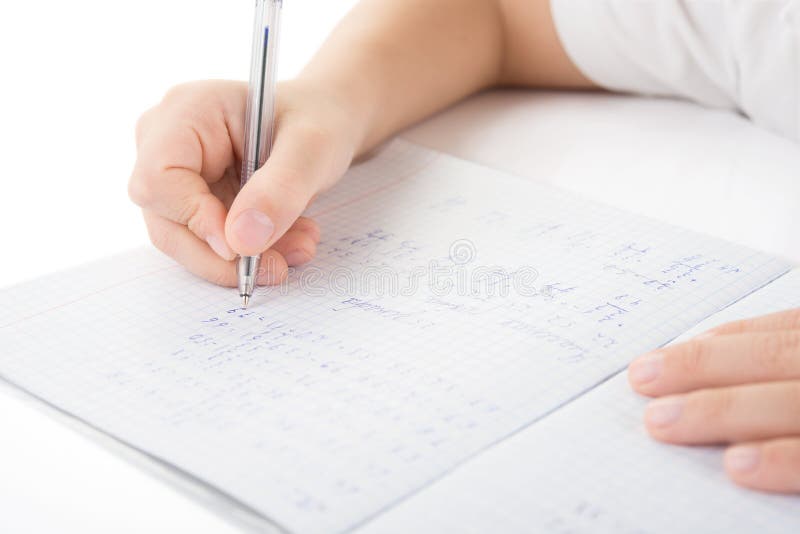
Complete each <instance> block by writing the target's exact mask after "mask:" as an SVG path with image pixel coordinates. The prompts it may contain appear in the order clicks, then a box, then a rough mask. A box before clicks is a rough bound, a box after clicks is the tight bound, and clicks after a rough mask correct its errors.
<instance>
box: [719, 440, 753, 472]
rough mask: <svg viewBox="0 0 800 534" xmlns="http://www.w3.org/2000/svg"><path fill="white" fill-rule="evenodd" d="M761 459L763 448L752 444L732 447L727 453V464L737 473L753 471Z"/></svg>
mask: <svg viewBox="0 0 800 534" xmlns="http://www.w3.org/2000/svg"><path fill="white" fill-rule="evenodd" d="M760 461H761V450H760V449H759V448H758V447H754V446H752V445H739V446H737V447H731V448H730V449H729V450H728V452H727V454H726V455H725V465H726V466H727V467H728V468H729V469H730V470H731V471H735V472H737V473H746V472H748V471H753V470H754V469H755V468H756V467H758V463H759V462H760Z"/></svg>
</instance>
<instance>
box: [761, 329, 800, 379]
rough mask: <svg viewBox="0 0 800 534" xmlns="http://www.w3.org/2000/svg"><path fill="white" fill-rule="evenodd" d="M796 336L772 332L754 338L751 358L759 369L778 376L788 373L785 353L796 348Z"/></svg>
mask: <svg viewBox="0 0 800 534" xmlns="http://www.w3.org/2000/svg"><path fill="white" fill-rule="evenodd" d="M796 338H797V336H796V335H792V334H791V333H789V332H774V333H769V334H765V335H762V336H757V337H755V338H754V341H753V347H752V357H753V358H754V360H755V361H754V363H755V364H756V365H757V366H758V368H759V369H765V370H767V371H770V372H771V373H777V374H779V375H782V374H784V373H785V372H787V371H789V361H788V359H787V351H790V350H791V349H792V348H797V345H798V340H797V339H796Z"/></svg>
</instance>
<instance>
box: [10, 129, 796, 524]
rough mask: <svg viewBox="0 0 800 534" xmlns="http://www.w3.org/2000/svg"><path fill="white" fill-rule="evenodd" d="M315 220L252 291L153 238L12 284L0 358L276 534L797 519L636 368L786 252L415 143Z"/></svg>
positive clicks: (54, 399)
mask: <svg viewBox="0 0 800 534" xmlns="http://www.w3.org/2000/svg"><path fill="white" fill-rule="evenodd" d="M309 215H310V216H313V217H316V218H317V219H318V220H319V222H320V223H321V225H322V227H323V231H324V239H323V242H322V243H321V244H320V247H319V256H318V258H317V259H316V260H315V262H314V263H313V264H312V265H310V266H307V267H305V268H303V269H300V270H298V271H297V272H294V273H293V274H292V275H291V277H290V280H289V282H288V283H287V284H286V285H285V286H283V287H278V288H271V289H262V290H260V291H259V293H258V294H257V295H256V296H255V297H254V302H253V304H254V305H253V306H251V308H250V309H249V310H243V309H241V308H239V307H237V305H238V298H237V295H236V294H235V292H234V291H232V290H228V289H224V288H218V287H213V286H211V285H209V284H207V283H204V282H202V281H200V280H197V279H195V278H193V277H192V276H191V275H189V274H187V273H186V272H185V271H184V270H183V269H182V268H180V267H179V266H177V265H175V264H174V263H172V262H171V261H170V260H168V259H165V258H163V257H161V256H160V255H158V254H157V253H155V252H152V251H150V250H138V251H133V252H130V253H128V254H124V255H121V256H117V257H114V258H110V259H108V260H104V261H101V262H98V263H95V264H92V265H89V266H86V267H83V268H79V269H75V270H73V271H69V272H65V273H61V274H57V275H53V276H51V277H48V278H44V279H41V280H37V281H34V282H31V283H27V284H23V285H21V286H17V287H13V288H10V289H6V290H4V291H3V293H2V307H0V308H1V309H0V346H2V347H3V351H2V352H0V375H1V376H2V377H3V378H4V379H5V380H6V381H8V382H10V383H12V384H14V385H16V386H18V387H19V388H21V389H23V390H25V391H27V392H29V393H31V394H32V395H34V396H36V397H37V398H39V399H42V400H44V401H46V402H48V403H50V404H52V405H54V406H57V407H58V408H59V409H60V410H62V411H64V412H66V413H69V414H72V415H74V416H75V417H77V418H79V419H80V420H82V421H85V422H86V423H87V424H89V425H91V426H92V427H94V428H96V429H100V430H101V431H103V432H104V433H107V434H108V435H110V436H113V437H114V438H116V439H118V440H121V441H122V442H125V443H127V444H129V445H130V446H131V447H132V448H135V449H137V450H139V451H142V452H144V453H145V454H146V455H148V457H150V458H153V459H157V460H159V461H161V462H164V463H166V464H169V465H171V466H174V468H175V469H176V470H178V471H179V472H181V473H183V474H185V476H186V477H187V478H191V479H192V480H194V481H196V482H199V483H203V484H206V485H208V486H210V487H213V488H215V491H217V492H218V493H219V495H220V498H222V497H224V498H226V499H228V500H233V501H234V502H236V503H237V504H238V506H239V508H240V509H241V510H244V511H246V512H247V513H248V514H250V515H252V516H256V517H258V518H260V519H261V520H262V522H261V523H260V526H261V527H262V528H263V529H264V530H277V531H290V532H304V533H305V532H312V533H313V532H345V531H354V530H359V529H362V528H363V529H366V530H376V531H387V530H390V531H391V530H397V531H405V532H407V531H416V530H425V529H427V530H429V531H432V532H441V531H448V530H449V531H459V532H463V531H467V530H469V529H470V528H473V529H474V530H476V531H480V532H486V531H493V530H498V529H499V530H502V531H509V530H515V529H516V530H520V531H533V530H537V529H538V530H541V531H548V532H583V531H592V532H594V531H598V530H602V529H603V528H605V529H606V530H607V531H609V532H620V531H624V532H671V531H674V529H675V525H676V521H678V522H679V521H681V520H685V521H686V522H687V523H686V524H687V525H689V524H691V525H696V524H702V525H704V526H709V525H710V526H712V527H714V525H717V524H718V525H719V529H723V528H724V527H725V526H727V525H729V524H730V523H731V521H733V523H732V524H734V525H735V526H736V527H738V528H745V527H748V526H753V527H755V526H758V527H759V528H761V529H762V530H769V529H771V530H774V531H776V532H780V531H782V530H781V529H784V530H783V531H786V532H789V531H792V532H794V531H795V530H796V527H797V524H798V523H797V521H795V524H794V525H790V524H789V523H790V522H791V521H792V518H790V517H789V515H788V514H789V513H790V512H789V509H790V508H792V509H793V510H792V512H794V511H795V510H797V509H800V502H798V501H797V500H792V499H791V498H780V497H766V496H761V495H753V494H750V493H747V494H743V493H742V492H741V491H738V490H733V489H732V488H731V487H730V486H728V485H727V483H726V482H725V481H724V480H722V478H721V476H719V475H718V474H717V467H718V466H716V465H712V464H715V463H718V452H717V451H714V450H703V451H698V450H692V451H687V450H683V449H677V448H674V449H669V450H668V451H666V450H662V449H661V448H659V447H658V446H657V445H655V444H653V443H652V442H650V441H649V440H648V438H647V437H645V435H644V434H643V432H642V431H641V430H640V429H639V426H638V425H639V419H638V413H637V411H638V408H639V407H640V401H639V400H638V399H637V398H636V397H635V396H634V395H633V393H631V392H629V391H628V390H627V389H625V387H624V385H623V384H622V379H621V378H619V376H617V377H615V375H618V374H619V373H620V371H622V370H623V369H624V368H625V366H626V365H627V363H628V362H630V360H632V359H633V358H634V357H635V356H637V355H638V354H640V353H643V352H645V351H647V350H650V349H653V348H655V347H658V346H661V345H664V344H666V343H668V342H670V341H671V340H673V339H675V338H676V337H678V336H680V335H681V334H683V333H685V332H687V331H688V330H690V329H691V328H692V327H695V326H696V325H697V324H698V323H700V322H701V321H703V320H704V319H706V318H708V317H710V316H713V315H714V314H717V313H718V312H720V311H721V310H723V309H725V308H726V307H728V306H729V305H731V304H732V303H734V302H737V301H740V300H741V299H743V298H744V297H746V296H747V295H750V294H751V293H754V292H756V293H755V295H756V296H758V295H760V294H763V292H766V291H774V292H777V293H778V294H780V295H785V294H789V293H791V294H792V295H795V298H796V299H797V300H798V302H791V301H786V300H783V301H780V303H777V302H772V300H773V299H768V300H770V302H772V303H773V304H775V305H776V306H779V307H780V306H781V305H785V306H784V307H788V306H791V305H800V298H797V293H798V291H797V281H796V278H795V281H794V285H793V286H787V287H782V286H781V285H780V284H786V283H787V280H789V281H791V279H787V278H785V277H784V276H783V275H784V273H786V272H787V270H788V269H789V266H788V265H786V264H785V263H784V262H782V261H780V260H778V259H775V258H772V257H770V256H768V255H765V254H761V253H758V252H755V251H753V250H749V249H745V248H742V247H739V246H735V245H732V244H729V243H725V242H721V241H717V240H714V239H711V238H708V237H704V236H701V235H698V234H695V233H693V232H690V231H687V230H683V229H679V228H675V227H670V226H666V225H664V224H661V223H658V222H655V221H652V220H649V219H647V218H644V217H639V216H634V215H631V214H628V213H625V212H621V211H619V210H615V209H612V208H609V207H607V206H604V205H600V204H597V203H594V202H592V201H589V200H586V199H584V198H581V197H578V196H575V195H573V194H570V193H567V192H564V191H561V190H558V189H554V188H551V187H547V186H543V185H539V184H534V183H530V182H526V181H524V180H521V179H519V178H516V177H513V176H509V175H506V174H503V173H501V172H497V171H494V170H492V169H488V168H485V167H481V166H477V165H474V164H471V163H468V162H464V161H461V160H457V159H455V158H451V157H448V156H445V155H443V154H439V153H436V152H433V151H430V150H427V149H423V148H421V147H417V146H414V145H411V144H408V143H402V142H395V143H393V144H392V145H390V146H389V147H387V148H386V149H385V150H384V151H383V152H382V153H381V154H380V155H379V156H377V157H375V158H373V159H372V160H370V161H367V162H365V163H362V164H360V165H358V166H356V167H354V168H353V169H352V170H351V171H350V172H349V173H348V176H347V177H346V178H345V180H344V181H343V182H342V184H341V185H340V186H339V187H337V188H336V189H334V190H333V191H332V192H331V193H329V194H328V195H327V196H325V197H324V198H322V199H320V201H318V202H317V203H316V204H315V205H314V207H313V208H312V209H311V210H310V211H309ZM776 280H777V281H776ZM764 286H766V288H764ZM761 288H764V289H761ZM776 288H780V289H776ZM790 289H793V291H789V290H790ZM744 302H746V301H744ZM743 311H744V313H747V312H748V310H747V309H744V310H743ZM758 311H761V310H760V309H759V310H758ZM715 317H716V316H715ZM589 443H596V444H597V448H589ZM648 474H652V477H649V476H647V475H648ZM681 477H683V478H681ZM698 477H700V478H698ZM700 479H702V483H701V482H698V480H700ZM655 481H661V482H663V483H658V484H657V483H656V482H655ZM695 482H697V483H695ZM697 501H702V504H700V503H699V502H697ZM673 504H674V508H671V507H672V506H673ZM674 510H681V511H685V514H686V515H685V517H683V519H682V518H681V517H680V515H678V516H676V514H675V512H674ZM756 516H757V517H756ZM792 517H797V515H796V514H794V513H792ZM668 521H670V522H668ZM715 521H718V523H715ZM748 521H750V523H748ZM698 522H701V523H698ZM619 525H622V527H624V529H622V530H621V529H620V528H618V526H619ZM499 526H502V528H500V527H499ZM714 528H716V527H714ZM714 528H711V530H714ZM706 530H709V529H706Z"/></svg>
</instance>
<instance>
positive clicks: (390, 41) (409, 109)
mask: <svg viewBox="0 0 800 534" xmlns="http://www.w3.org/2000/svg"><path fill="white" fill-rule="evenodd" d="M300 79H301V81H302V80H305V81H308V82H311V83H312V84H314V85H315V86H316V87H324V88H326V90H327V91H329V92H330V94H332V95H334V100H336V101H337V102H340V103H341V105H342V106H343V107H344V108H345V110H346V113H345V114H346V116H347V117H348V120H347V122H348V130H349V131H350V132H351V135H352V138H353V144H354V145H355V147H354V152H355V155H358V154H363V153H364V152H366V151H368V150H370V149H371V148H372V147H374V146H375V145H376V144H378V143H380V142H381V141H383V140H384V139H386V138H387V137H389V136H391V135H392V134H394V133H396V132H397V131H399V130H401V129H402V128H404V127H406V126H408V125H410V124H413V123H414V122H417V121H418V120H420V119H422V118H424V117H426V116H428V115H430V114H432V113H435V112H436V111H439V110H441V109H442V108H444V107H446V106H448V105H450V104H452V103H454V102H456V101H458V100H460V99H462V98H464V97H465V96H467V95H470V94H472V93H475V92H477V91H480V90H482V89H485V88H488V87H492V86H496V85H517V86H528V87H556V86H558V87H590V86H591V83H590V82H589V81H588V80H587V79H586V78H584V77H583V76H582V75H581V74H580V73H579V72H578V70H577V69H576V68H575V66H574V65H573V64H572V62H571V61H570V60H569V58H568V57H567V55H566V53H565V52H564V50H563V48H562V46H561V43H560V41H559V39H558V36H557V34H556V30H555V27H554V24H553V20H552V16H551V13H550V0H364V1H362V2H361V3H360V4H359V5H358V6H357V7H356V8H355V9H354V10H353V11H352V12H351V13H350V14H349V15H348V16H347V17H346V18H345V19H344V21H343V22H342V23H341V24H340V25H339V26H338V27H337V29H336V30H335V31H334V33H333V34H332V35H331V37H330V38H329V39H328V41H327V42H326V43H325V45H324V46H323V47H322V49H321V50H320V51H319V52H318V53H317V55H316V56H315V57H314V59H313V60H312V61H311V63H310V64H309V65H308V66H307V67H306V68H305V70H304V71H303V72H302V74H301V75H300Z"/></svg>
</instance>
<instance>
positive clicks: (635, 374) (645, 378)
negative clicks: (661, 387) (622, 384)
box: [628, 352, 664, 384]
mask: <svg viewBox="0 0 800 534" xmlns="http://www.w3.org/2000/svg"><path fill="white" fill-rule="evenodd" d="M663 362H664V356H663V355H662V354H661V353H660V352H651V353H650V354H645V355H644V356H642V357H641V358H638V359H636V360H634V361H633V363H631V366H630V368H629V369H628V375H629V376H630V378H631V382H633V383H634V384H646V383H648V382H652V381H653V380H655V379H656V378H658V376H659V375H660V374H661V367H662V365H663Z"/></svg>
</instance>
